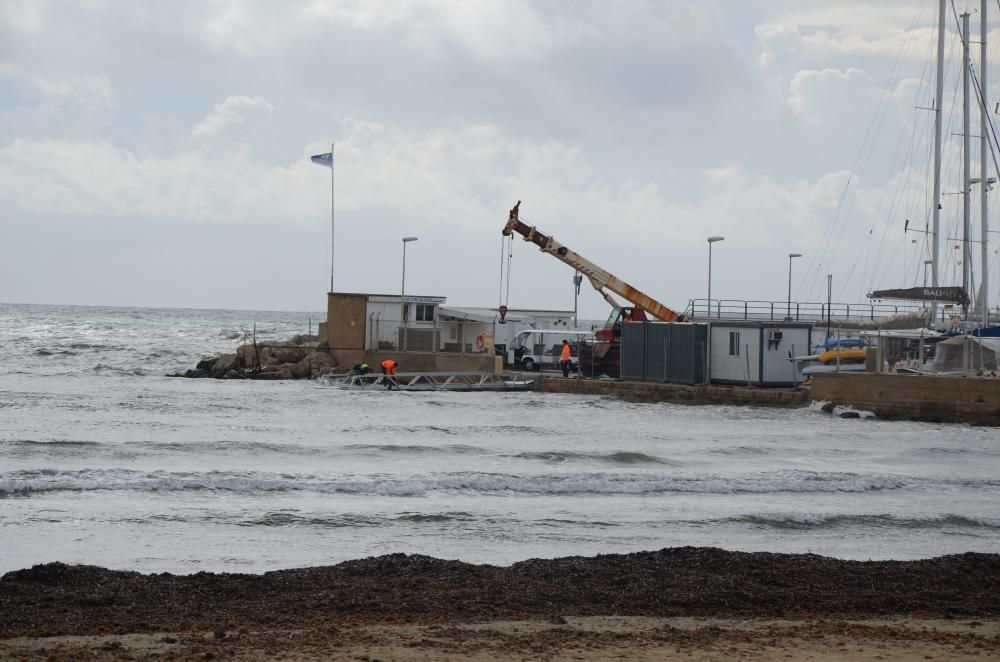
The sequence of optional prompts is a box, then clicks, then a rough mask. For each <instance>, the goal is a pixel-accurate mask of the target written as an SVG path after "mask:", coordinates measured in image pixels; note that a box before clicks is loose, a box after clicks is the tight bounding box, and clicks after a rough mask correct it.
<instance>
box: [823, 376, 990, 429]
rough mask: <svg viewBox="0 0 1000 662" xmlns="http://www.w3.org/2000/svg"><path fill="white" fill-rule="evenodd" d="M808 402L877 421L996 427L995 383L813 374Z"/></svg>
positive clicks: (970, 379)
mask: <svg viewBox="0 0 1000 662" xmlns="http://www.w3.org/2000/svg"><path fill="white" fill-rule="evenodd" d="M812 398H813V400H820V401H824V400H825V401H827V402H832V403H833V404H835V405H840V406H850V407H854V408H856V409H864V410H868V411H871V412H873V413H874V414H875V415H876V416H878V417H880V418H895V419H910V420H917V421H930V422H944V423H972V424H976V425H1000V379H996V378H988V377H943V376H938V375H884V374H875V373H832V372H831V373H818V374H815V375H813V384H812Z"/></svg>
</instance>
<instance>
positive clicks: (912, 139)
mask: <svg viewBox="0 0 1000 662" xmlns="http://www.w3.org/2000/svg"><path fill="white" fill-rule="evenodd" d="M915 103H916V98H914V105H915ZM918 124H919V120H918V121H914V122H912V123H911V124H910V126H911V131H910V136H909V139H908V140H904V139H905V136H901V137H900V140H899V143H898V144H897V145H896V153H895V154H894V155H893V159H892V164H891V165H890V166H889V171H890V172H894V171H895V170H896V162H897V161H898V159H899V154H900V151H901V149H902V147H903V144H904V142H908V149H907V152H906V156H905V158H904V159H903V163H902V166H901V168H902V170H903V171H904V172H906V173H907V175H908V174H909V173H910V171H911V168H910V163H911V161H912V159H913V153H914V148H915V146H916V130H917V126H918ZM903 182H904V179H903V177H897V179H896V188H895V191H894V192H893V197H892V202H891V203H890V205H889V211H888V213H887V214H886V216H885V218H887V219H889V220H888V222H886V223H885V224H884V228H883V231H882V240H881V242H880V244H879V249H878V252H877V254H876V256H875V263H874V264H872V265H871V281H869V277H868V269H869V264H868V260H867V256H866V260H865V265H864V269H863V271H862V275H861V285H862V287H864V284H865V283H866V282H868V289H869V290H870V289H872V287H871V283H872V282H873V281H874V279H875V271H876V266H877V265H878V264H879V263H880V262H881V258H882V255H883V254H884V252H885V243H886V239H887V237H888V233H889V229H890V227H892V221H891V219H893V218H895V216H896V212H897V210H898V206H899V198H900V194H901V191H902V189H903ZM887 184H888V182H887ZM886 191H887V187H883V189H882V194H881V196H880V197H879V203H878V207H877V208H876V210H875V216H874V218H873V219H872V230H875V228H876V225H877V224H878V222H879V219H880V213H881V210H882V206H883V203H884V200H885V195H886ZM845 285H846V283H845Z"/></svg>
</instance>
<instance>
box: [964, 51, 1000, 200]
mask: <svg viewBox="0 0 1000 662" xmlns="http://www.w3.org/2000/svg"><path fill="white" fill-rule="evenodd" d="M969 73H970V74H971V75H972V86H973V87H974V88H975V90H976V97H977V98H978V99H979V106H980V109H981V110H985V111H986V113H985V115H986V123H987V124H989V127H990V133H992V134H993V140H990V135H989V134H987V135H986V144H988V145H989V146H990V156H992V157H993V167H994V168H995V169H996V171H997V172H1000V165H998V164H997V154H996V150H994V149H993V147H994V145H996V146H997V147H1000V143H998V142H997V130H996V127H994V126H993V118H992V117H990V113H989V109H987V108H986V102H985V100H984V99H983V89H982V87H980V85H979V77H978V76H976V72H975V71H974V70H973V68H972V66H971V65H970V66H969ZM980 175H982V173H980ZM982 185H983V186H985V185H986V183H985V182H983V184H982Z"/></svg>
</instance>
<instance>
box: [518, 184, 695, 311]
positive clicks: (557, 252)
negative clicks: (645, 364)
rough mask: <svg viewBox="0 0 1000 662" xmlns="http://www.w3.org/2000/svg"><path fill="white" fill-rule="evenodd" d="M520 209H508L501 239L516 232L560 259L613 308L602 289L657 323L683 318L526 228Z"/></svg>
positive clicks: (566, 249)
mask: <svg viewBox="0 0 1000 662" xmlns="http://www.w3.org/2000/svg"><path fill="white" fill-rule="evenodd" d="M520 206H521V201H520V200H518V201H517V204H516V205H514V208H513V209H511V210H510V216H509V217H508V219H507V225H505V226H504V229H503V234H504V235H505V236H509V235H511V234H513V233H514V232H516V233H518V234H519V235H521V236H522V237H524V240H525V241H530V242H531V243H533V244H535V245H536V246H538V248H539V250H541V251H542V252H543V253H548V254H549V255H551V256H553V257H555V258H556V259H558V260H561V261H563V262H565V263H566V264H568V265H569V266H571V267H573V268H574V269H576V270H577V271H579V272H580V273H582V274H583V275H585V276H586V277H587V279H588V280H589V281H590V284H591V285H593V287H594V289H595V290H597V291H598V292H599V293H600V294H601V296H602V297H604V299H605V300H606V301H607V302H608V303H610V304H611V305H612V306H614V307H615V308H619V307H620V306H619V305H618V303H617V302H616V301H615V300H614V298H612V297H611V296H610V295H609V294H608V293H607V291H606V290H611V291H612V292H614V293H615V294H617V295H618V296H620V297H622V298H623V299H626V300H627V301H629V302H631V303H633V304H635V305H636V306H638V307H640V308H642V309H643V310H645V311H646V312H647V313H649V314H650V315H652V316H653V317H655V318H656V319H658V320H661V321H664V322H677V321H681V320H682V317H683V316H682V315H681V314H680V313H678V312H677V311H675V310H672V309H670V308H668V307H667V306H664V305H663V304H662V303H660V302H659V301H657V300H656V299H654V298H652V297H651V296H649V295H647V294H644V293H642V292H640V291H639V290H637V289H635V288H634V287H632V286H631V285H629V284H628V283H626V282H625V281H623V280H621V279H620V278H618V277H617V276H615V275H614V274H612V273H609V272H607V271H605V270H604V269H601V268H600V267H599V266H597V265H596V264H594V263H593V262H591V261H590V260H588V259H587V258H585V257H583V256H582V255H578V254H577V253H574V252H573V251H571V250H570V249H568V248H566V247H565V246H563V245H562V244H560V243H559V242H558V241H556V240H555V239H553V238H552V237H550V236H548V235H545V234H542V233H541V232H539V231H538V229H537V228H535V227H534V226H530V225H528V224H526V223H524V222H522V221H521V220H520V219H519V218H518V216H517V213H518V208H519V207H520Z"/></svg>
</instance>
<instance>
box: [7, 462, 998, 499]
mask: <svg viewBox="0 0 1000 662" xmlns="http://www.w3.org/2000/svg"><path fill="white" fill-rule="evenodd" d="M979 483H984V484H985V483H989V481H978V482H976V481H970V482H968V483H963V485H970V486H971V485H978V484H979ZM928 485H930V486H933V485H935V484H934V483H930V482H928V481H926V480H925V481H919V480H917V479H912V478H908V477H905V476H893V475H861V474H853V473H818V472H807V471H787V472H768V473H759V474H750V475H746V476H715V475H700V476H699V475H694V476H678V475H671V474H653V473H614V472H581V473H547V474H539V475H514V474H503V473H485V472H456V473H429V474H420V475H398V474H396V475H389V474H341V475H317V474H289V473H270V472H260V471H229V472H222V471H210V472H168V471H153V472H145V471H137V470H127V469H80V470H50V469H44V470H21V471H12V472H6V473H2V474H0V498H2V497H17V496H21V497H27V496H33V495H36V494H42V493H50V492H92V491H108V490H115V491H139V492H158V493H170V492H193V491H207V492H228V493H238V494H267V493H270V494H274V493H286V492H287V493H292V492H312V493H322V494H351V495H381V496H396V497H410V496H424V495H429V494H440V493H457V494H522V495H646V494H665V493H671V492H681V493H704V494H740V493H755V494H766V493H779V492H796V493H817V492H819V493H823V492H827V493H830V492H856V493H863V492H871V491H881V490H897V489H905V488H910V487H918V486H921V487H926V486H928ZM938 485H940V486H947V485H949V484H948V483H947V482H944V483H938Z"/></svg>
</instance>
